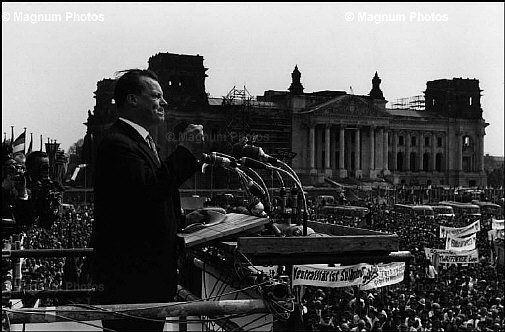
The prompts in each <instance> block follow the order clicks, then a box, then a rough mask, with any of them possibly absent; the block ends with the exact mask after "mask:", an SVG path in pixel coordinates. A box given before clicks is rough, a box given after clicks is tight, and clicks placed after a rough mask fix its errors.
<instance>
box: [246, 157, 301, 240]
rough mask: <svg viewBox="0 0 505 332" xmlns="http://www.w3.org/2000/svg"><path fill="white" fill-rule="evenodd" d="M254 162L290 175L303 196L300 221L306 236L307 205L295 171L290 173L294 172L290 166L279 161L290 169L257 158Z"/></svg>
mask: <svg viewBox="0 0 505 332" xmlns="http://www.w3.org/2000/svg"><path fill="white" fill-rule="evenodd" d="M255 161H256V162H258V163H260V164H262V165H263V167H265V168H267V169H271V170H276V171H277V172H280V173H282V174H285V175H287V176H288V177H290V178H291V179H292V180H293V182H294V183H295V184H296V186H297V187H298V189H299V190H300V191H301V192H302V198H303V208H304V211H303V218H302V220H303V221H302V223H303V236H307V222H308V220H309V219H308V207H307V198H306V197H305V194H303V186H302V183H301V182H300V179H299V178H298V176H297V175H296V173H295V174H294V175H293V174H292V173H294V171H293V170H292V169H291V167H289V166H288V165H286V164H285V163H283V162H281V164H283V165H284V167H287V168H288V169H289V170H290V171H286V170H284V169H282V168H279V167H275V166H272V165H270V164H266V163H264V162H262V161H258V160H255Z"/></svg>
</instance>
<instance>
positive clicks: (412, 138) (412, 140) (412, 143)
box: [410, 136, 417, 146]
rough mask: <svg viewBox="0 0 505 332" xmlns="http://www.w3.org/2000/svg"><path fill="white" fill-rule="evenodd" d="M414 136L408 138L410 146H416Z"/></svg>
mask: <svg viewBox="0 0 505 332" xmlns="http://www.w3.org/2000/svg"><path fill="white" fill-rule="evenodd" d="M416 138H417V137H415V136H414V137H411V139H410V145H411V146H416V145H417V139H416Z"/></svg>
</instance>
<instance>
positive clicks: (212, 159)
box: [200, 152, 237, 167]
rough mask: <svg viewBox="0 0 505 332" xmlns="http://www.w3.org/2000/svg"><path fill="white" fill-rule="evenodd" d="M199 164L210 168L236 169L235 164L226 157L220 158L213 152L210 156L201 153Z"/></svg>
mask: <svg viewBox="0 0 505 332" xmlns="http://www.w3.org/2000/svg"><path fill="white" fill-rule="evenodd" d="M200 162H201V163H204V164H209V165H212V166H221V167H237V163H236V162H234V161H231V160H230V159H229V158H226V157H220V156H218V155H217V154H216V153H215V152H212V153H211V154H210V155H208V154H206V153H203V154H202V157H201V158H200Z"/></svg>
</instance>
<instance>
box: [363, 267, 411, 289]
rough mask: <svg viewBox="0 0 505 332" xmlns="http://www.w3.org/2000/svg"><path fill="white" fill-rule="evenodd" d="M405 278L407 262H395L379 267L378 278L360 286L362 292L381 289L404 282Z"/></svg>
mask: <svg viewBox="0 0 505 332" xmlns="http://www.w3.org/2000/svg"><path fill="white" fill-rule="evenodd" d="M404 276H405V262H394V263H389V264H379V265H377V276H376V277H375V278H372V279H371V280H370V281H369V282H367V283H364V284H363V285H361V286H360V289H361V290H369V289H373V288H380V287H384V286H388V285H394V284H397V283H399V282H402V281H403V278H404Z"/></svg>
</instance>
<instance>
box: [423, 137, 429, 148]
mask: <svg viewBox="0 0 505 332" xmlns="http://www.w3.org/2000/svg"><path fill="white" fill-rule="evenodd" d="M424 146H430V138H429V137H425V138H424Z"/></svg>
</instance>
